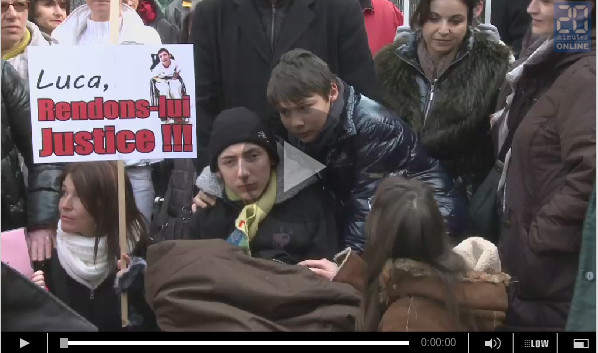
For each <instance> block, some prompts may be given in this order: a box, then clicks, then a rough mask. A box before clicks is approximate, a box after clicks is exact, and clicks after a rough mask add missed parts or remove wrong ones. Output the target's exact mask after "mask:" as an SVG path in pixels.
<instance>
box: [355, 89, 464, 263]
mask: <svg viewBox="0 0 598 353" xmlns="http://www.w3.org/2000/svg"><path fill="white" fill-rule="evenodd" d="M355 114H357V119H356V129H357V131H358V133H357V137H358V138H357V141H356V143H355V145H354V146H356V158H355V161H356V162H355V163H356V165H355V167H356V168H355V172H356V175H355V183H354V186H353V188H352V189H351V190H350V198H349V200H350V201H349V203H350V204H349V214H350V215H351V216H350V217H351V218H350V220H349V222H348V223H347V226H346V227H347V228H346V229H345V230H344V239H345V245H346V246H350V247H351V248H352V249H354V250H358V251H363V249H364V243H365V219H366V216H367V214H368V213H369V211H370V207H371V206H370V204H371V198H372V196H373V195H374V193H375V191H376V187H377V186H378V183H379V182H380V180H381V179H382V178H384V177H385V176H387V175H388V174H389V173H396V174H398V175H401V176H404V177H408V178H417V179H419V180H421V181H423V182H425V183H427V184H428V185H429V186H430V187H432V188H433V190H434V197H435V199H436V202H437V203H438V206H439V209H440V213H441V214H442V216H443V217H444V219H445V224H446V226H447V231H448V233H449V235H451V236H457V235H459V234H460V233H461V232H462V229H463V228H464V226H465V218H466V207H465V201H464V199H463V198H462V195H460V194H458V193H457V192H456V191H455V190H454V188H453V183H452V180H451V178H450V177H449V175H448V174H447V173H446V172H445V171H444V169H443V168H442V166H441V165H440V163H439V162H438V161H437V160H436V159H433V158H431V157H429V156H428V155H427V153H426V152H425V150H424V147H423V146H422V145H421V144H420V143H419V141H418V139H417V137H416V135H415V133H414V132H413V131H411V129H409V127H408V126H407V125H406V124H405V123H404V122H403V121H402V120H401V119H399V118H398V117H396V116H394V115H393V114H392V113H391V112H390V111H388V110H387V109H385V108H383V107H382V106H380V105H379V104H377V103H375V102H373V101H371V100H367V99H366V101H365V102H364V100H363V99H362V102H360V104H359V107H358V108H357V109H356V112H355ZM360 115H363V116H360ZM365 115H367V116H368V118H365ZM372 117H373V118H372Z"/></svg>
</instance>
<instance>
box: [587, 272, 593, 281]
mask: <svg viewBox="0 0 598 353" xmlns="http://www.w3.org/2000/svg"><path fill="white" fill-rule="evenodd" d="M586 279H587V280H588V281H593V280H594V272H592V271H588V272H586Z"/></svg>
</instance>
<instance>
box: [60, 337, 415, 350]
mask: <svg viewBox="0 0 598 353" xmlns="http://www.w3.org/2000/svg"><path fill="white" fill-rule="evenodd" d="M215 345H227V346H291V345H292V346H349V345H350V346H409V341H232V342H231V341H69V340H68V338H63V337H61V338H60V348H61V349H65V348H68V347H70V346H215Z"/></svg>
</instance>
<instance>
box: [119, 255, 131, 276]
mask: <svg viewBox="0 0 598 353" xmlns="http://www.w3.org/2000/svg"><path fill="white" fill-rule="evenodd" d="M130 264H131V258H130V257H129V255H127V254H122V255H120V260H118V261H117V266H118V273H117V274H116V275H117V276H121V275H122V274H123V273H124V272H125V271H126V270H127V268H128V267H129V265H130Z"/></svg>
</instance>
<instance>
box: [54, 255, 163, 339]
mask: <svg viewBox="0 0 598 353" xmlns="http://www.w3.org/2000/svg"><path fill="white" fill-rule="evenodd" d="M49 262H50V263H49V266H48V268H47V270H46V273H45V280H46V285H47V286H48V289H49V290H50V292H51V293H52V294H54V295H55V296H57V297H58V298H59V299H60V300H62V301H63V302H64V303H65V304H66V305H68V306H69V307H71V308H72V309H73V310H75V311H76V312H77V313H79V314H80V315H81V316H83V317H84V318H86V319H87V320H89V322H91V323H92V324H94V325H95V326H96V327H97V328H98V330H99V331H120V330H122V329H123V328H122V324H121V313H120V295H118V294H116V292H115V289H114V279H115V277H116V272H117V270H116V269H114V270H113V271H112V273H110V275H108V277H107V278H106V279H105V280H104V282H102V283H101V284H100V285H99V286H98V287H97V288H96V289H95V290H93V291H92V290H90V289H89V288H87V287H86V286H84V285H82V284H81V283H79V282H77V281H75V280H74V279H73V278H72V277H71V276H69V275H68V274H67V273H66V271H65V270H64V268H62V266H61V265H60V260H59V259H58V252H57V251H56V249H54V250H53V251H52V258H51V259H50V261H49ZM143 282H144V281H143V276H140V277H137V278H136V280H135V281H134V282H133V284H132V285H131V287H129V289H128V291H127V296H128V298H127V299H128V304H129V320H130V322H132V321H136V322H138V323H139V326H137V327H134V329H138V330H145V331H150V330H155V329H156V328H157V327H156V323H155V317H154V315H153V313H152V312H151V309H150V308H149V306H148V305H147V303H146V302H145V296H144V283H143Z"/></svg>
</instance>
